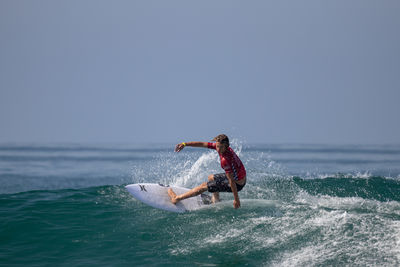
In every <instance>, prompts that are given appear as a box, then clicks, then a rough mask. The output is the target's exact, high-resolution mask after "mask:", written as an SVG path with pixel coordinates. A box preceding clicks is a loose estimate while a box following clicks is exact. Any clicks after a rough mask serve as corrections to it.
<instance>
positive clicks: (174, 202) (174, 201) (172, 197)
mask: <svg viewBox="0 0 400 267" xmlns="http://www.w3.org/2000/svg"><path fill="white" fill-rule="evenodd" d="M168 195H169V197H170V198H171V202H172V204H176V203H178V201H179V200H178V199H177V198H176V194H175V192H174V191H172V189H171V188H169V189H168Z"/></svg>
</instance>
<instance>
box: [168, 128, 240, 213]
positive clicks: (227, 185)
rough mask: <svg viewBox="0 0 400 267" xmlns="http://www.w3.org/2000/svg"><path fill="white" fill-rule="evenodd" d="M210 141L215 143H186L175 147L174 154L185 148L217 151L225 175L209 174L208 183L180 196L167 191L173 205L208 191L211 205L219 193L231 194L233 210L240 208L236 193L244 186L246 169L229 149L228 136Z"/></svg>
mask: <svg viewBox="0 0 400 267" xmlns="http://www.w3.org/2000/svg"><path fill="white" fill-rule="evenodd" d="M212 141H215V143H208V142H188V143H180V144H177V145H176V147H175V152H179V151H181V150H182V149H183V148H184V147H185V146H192V147H204V148H209V149H215V150H217V152H218V155H219V158H220V160H221V167H222V169H224V170H225V173H218V174H210V175H209V176H208V182H204V183H202V184H201V185H199V186H197V187H195V188H193V189H191V190H190V191H188V192H186V193H184V194H182V195H176V194H175V192H174V191H173V190H172V189H168V195H169V196H170V198H171V202H172V203H173V204H176V203H178V202H179V201H181V200H183V199H186V198H190V197H194V196H197V195H200V194H201V193H203V192H205V191H207V190H208V192H211V193H213V197H212V201H213V203H215V202H218V201H219V192H232V193H233V197H234V200H233V207H234V208H235V209H237V208H239V207H240V200H239V195H238V192H239V191H240V190H242V189H243V187H244V186H245V185H246V169H245V168H244V165H243V163H242V161H241V160H240V159H239V157H238V156H237V155H236V153H235V152H234V151H233V149H232V148H230V147H229V138H228V136H226V135H225V134H220V135H218V136H217V137H215V138H214V139H213V140H212Z"/></svg>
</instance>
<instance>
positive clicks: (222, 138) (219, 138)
mask: <svg viewBox="0 0 400 267" xmlns="http://www.w3.org/2000/svg"><path fill="white" fill-rule="evenodd" d="M211 141H215V142H220V143H221V144H225V145H226V146H227V147H229V138H228V136H226V135H225V134H220V135H217V136H216V137H214V139H213V140H211Z"/></svg>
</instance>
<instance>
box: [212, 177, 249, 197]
mask: <svg viewBox="0 0 400 267" xmlns="http://www.w3.org/2000/svg"><path fill="white" fill-rule="evenodd" d="M245 185H246V183H245V184H244V185H240V184H237V183H236V188H237V191H238V192H239V191H240V190H242V188H243V187H244V186H245ZM207 189H208V192H211V193H214V192H232V189H231V186H230V185H229V180H228V177H226V173H218V174H214V181H208V183H207Z"/></svg>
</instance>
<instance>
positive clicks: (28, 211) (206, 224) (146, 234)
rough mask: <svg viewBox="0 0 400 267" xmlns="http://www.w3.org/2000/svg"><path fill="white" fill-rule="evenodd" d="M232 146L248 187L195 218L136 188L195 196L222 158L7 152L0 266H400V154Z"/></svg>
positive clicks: (204, 153)
mask: <svg viewBox="0 0 400 267" xmlns="http://www.w3.org/2000/svg"><path fill="white" fill-rule="evenodd" d="M232 147H233V148H234V150H235V151H237V153H238V154H239V156H240V157H241V159H242V161H243V163H244V164H245V166H246V168H247V174H248V183H247V185H246V187H245V188H244V189H243V191H242V192H240V194H239V196H240V198H241V204H242V207H241V208H240V209H238V210H235V209H233V206H232V199H233V198H232V195H231V194H229V193H223V194H221V198H222V199H223V201H222V202H221V203H218V204H217V205H213V206H208V207H206V208H204V209H201V210H198V211H195V212H189V213H184V214H176V213H170V212H166V211H162V210H157V209H154V208H151V207H148V206H146V205H144V204H142V203H140V202H138V201H136V200H135V199H133V198H132V197H131V196H130V195H129V193H128V192H127V191H126V190H125V188H124V186H125V185H127V184H130V183H138V182H154V183H163V184H175V185H180V186H184V187H193V186H195V185H198V184H200V183H202V182H203V181H206V179H207V176H208V174H210V173H219V172H221V171H222V169H221V168H220V166H219V159H218V156H217V154H216V152H215V151H212V150H206V149H196V148H185V149H184V150H183V151H182V152H180V153H174V152H173V148H174V144H159V145H155V144H152V145H85V144H60V145H34V144H25V145H21V144H1V145H0V218H1V220H0V266H177V265H181V266H399V265H400V146H398V145H387V146H372V145H365V146H363V145H346V146H344V145H336V146H332V145H331V146H328V145H268V144H262V145H245V144H241V143H240V142H238V141H236V142H233V145H232Z"/></svg>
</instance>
